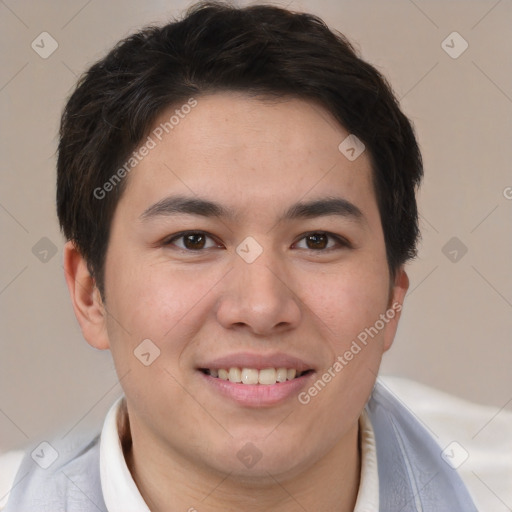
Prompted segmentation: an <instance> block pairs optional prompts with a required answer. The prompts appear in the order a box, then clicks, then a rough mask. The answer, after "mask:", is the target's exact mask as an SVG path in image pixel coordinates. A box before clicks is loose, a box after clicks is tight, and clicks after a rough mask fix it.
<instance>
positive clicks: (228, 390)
mask: <svg viewBox="0 0 512 512" xmlns="http://www.w3.org/2000/svg"><path fill="white" fill-rule="evenodd" d="M199 373H200V374H201V376H202V377H203V378H204V379H205V382H206V383H207V384H208V385H209V386H212V388H213V389H214V390H215V391H216V392H218V393H220V394H221V395H223V396H226V397H228V398H231V399H232V400H234V401H235V402H237V403H239V404H240V405H244V406H247V407H269V406H272V405H276V404H279V403H280V402H284V401H285V400H287V399H289V398H290V397H296V396H297V395H298V394H299V392H300V390H301V389H302V388H303V387H304V386H306V384H307V382H308V381H309V380H310V379H311V378H312V376H313V375H314V372H311V373H307V374H305V375H302V376H301V377H297V378H295V379H293V380H287V381H286V382H277V383H276V384H268V385H267V384H241V383H235V382H230V381H229V380H223V379H219V378H217V377H212V376H211V375H206V374H205V373H203V372H201V371H199Z"/></svg>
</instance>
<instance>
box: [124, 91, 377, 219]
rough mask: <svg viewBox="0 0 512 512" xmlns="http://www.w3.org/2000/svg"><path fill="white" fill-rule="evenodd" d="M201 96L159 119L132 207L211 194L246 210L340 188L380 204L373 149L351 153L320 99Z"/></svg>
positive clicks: (136, 179) (132, 187)
mask: <svg viewBox="0 0 512 512" xmlns="http://www.w3.org/2000/svg"><path fill="white" fill-rule="evenodd" d="M194 102H196V103H195V106H193V107H186V108H185V105H191V104H194V103H191V102H190V101H189V102H184V104H183V105H174V106H173V107H172V108H169V109H167V110H166V111H165V112H163V113H162V115H160V116H159V118H158V119H157V120H156V122H155V124H154V126H153V128H152V130H151V132H150V134H149V139H147V141H146V142H150V144H148V146H152V148H151V149H150V150H149V151H148V152H147V154H146V156H144V157H143V158H141V159H140V162H139V163H138V164H137V166H136V167H135V168H134V169H133V171H132V172H131V173H130V175H129V178H128V183H127V188H126V191H125V193H124V195H123V198H122V200H121V202H123V201H125V202H126V201H127V199H125V198H129V204H130V208H132V209H134V210H138V211H139V213H140V212H142V211H143V210H144V209H147V207H148V204H149V203H155V202H157V201H159V200H161V199H163V198H164V197H165V196H166V195H167V194H170V193H179V194H188V195H200V196H202V197H205V196H206V197H208V196H211V197H212V198H215V199H216V200H220V201H222V202H223V203H224V204H226V206H228V207H231V210H232V211H239V213H240V214H243V212H249V211H251V210H254V209H256V208H258V207H259V208H262V209H265V208H268V207H269V204H273V205H275V206H276V207H277V206H281V207H282V206H284V205H283V203H289V204H292V203H295V202H297V201H299V200H303V199H313V198H315V197H320V196H325V195H331V196H332V195H333V194H337V195H340V194H341V195H342V196H343V197H345V198H346V199H347V200H350V201H352V202H355V201H358V202H360V203H368V202H369V203H372V202H373V203H375V200H374V193H373V186H372V179H371V172H372V171H371V164H370V158H369V156H368V155H367V152H366V151H365V152H363V153H362V154H361V155H360V156H359V157H358V158H356V159H355V160H353V161H352V160H350V159H349V158H347V156H346V154H345V153H343V152H342V151H341V150H340V144H342V143H343V141H345V140H346V139H347V137H348V136H349V135H350V134H349V133H348V132H347V130H346V129H345V128H344V127H342V126H341V125H340V124H339V123H338V122H337V121H336V120H335V119H334V117H333V116H332V115H331V114H330V113H329V112H328V111H327V110H325V109H324V108H323V107H321V106H320V105H318V104H316V103H314V102H309V101H305V100H302V99H295V98H287V99H280V100H272V101H270V100H267V99H261V98H254V97H248V96H247V95H244V94H241V93H231V92H230V93H227V92H226V93H216V94H211V95H207V96H199V97H197V98H195V99H194ZM342 149H343V146H342ZM369 206H371V205H367V207H369ZM373 206H375V205H373Z"/></svg>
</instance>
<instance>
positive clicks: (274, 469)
mask: <svg viewBox="0 0 512 512" xmlns="http://www.w3.org/2000/svg"><path fill="white" fill-rule="evenodd" d="M174 110H175V108H173V109H171V110H170V111H168V112H166V113H165V114H164V115H163V116H162V117H161V119H159V120H158V121H157V123H156V125H155V127H157V126H159V125H160V123H161V122H165V121H166V120H168V119H169V118H170V116H171V115H172V114H173V112H174ZM153 133H156V132H153ZM348 135H349V134H348V132H347V131H346V130H344V129H343V128H342V127H341V126H339V124H338V123H336V122H335V121H334V119H333V118H332V117H331V116H330V115H329V114H328V113H327V112H326V111H325V110H323V109H322V108H321V107H320V106H318V105H315V104H313V103H309V102H305V101H302V100H298V99H289V100H286V101H280V102H274V103H271V102H268V101H263V100H261V99H254V98H249V97H247V96H244V95H241V94H233V93H230V94H227V93H222V94H221V93H217V94H213V95H210V96H203V97H198V98H197V105H196V106H195V107H194V108H193V109H191V110H190V112H189V113H188V114H187V115H186V116H183V118H180V121H179V124H176V125H175V126H174V127H173V129H172V131H170V133H168V134H165V136H164V137H162V140H161V141H159V140H158V138H157V137H155V136H154V135H152V138H153V139H154V141H155V142H156V144H155V147H154V148H152V149H151V150H150V151H149V152H148V154H147V155H146V156H145V157H144V158H143V159H142V161H141V162H140V163H139V164H138V165H137V166H136V167H135V168H134V169H133V170H132V171H131V172H130V175H129V177H128V181H127V187H126V190H125V192H124V194H123V196H122V198H121V200H120V202H119V204H118V206H117V209H116V212H115V215H114V218H113V221H112V229H111V238H110V242H109V247H108V251H107V257H106V266H105V294H106V295H105V296H106V309H107V310H108V314H106V315H105V328H106V329H105V332H106V335H105V340H106V341H105V346H107V345H108V347H109V348H110V349H111V351H112V353H113V357H114V361H115V364H116V368H117V371H118V374H119V376H120V378H122V381H121V384H122V386H123V388H124V391H125V394H126V397H127V404H128V411H129V416H130V422H131V427H132V432H133V434H134V436H138V438H139V439H141V443H146V445H147V446H155V445H156V446H159V448H160V450H159V451H160V452H161V453H165V454H166V455H169V456H171V457H173V458H174V460H181V461H182V462H183V463H184V464H188V465H189V467H192V466H196V467H200V468H203V469H204V468H207V469H211V470H214V471H220V472H223V473H232V474H234V475H237V474H239V475H242V476H243V475H247V474H251V475H264V474H266V473H267V472H271V473H272V474H274V475H278V474H279V475H287V474H290V475H291V474H293V473H294V472H298V471H302V470H305V469H306V468H308V467H312V466H313V465H314V464H316V463H320V461H321V460H322V458H323V457H325V456H326V454H328V453H331V452H332V451H333V450H336V449H338V448H340V447H342V446H343V444H344V443H346V442H347V439H349V438H350V439H352V440H353V439H354V436H353V434H354V432H355V431H356V430H357V420H358V417H359V415H360V413H361V410H362V409H363V407H364V405H365V402H366V400H367V399H368V397H369V394H370V392H371V389H372V387H373V384H374V381H375V377H376V374H377V372H378V368H379V364H380V361H381V356H382V354H383V352H384V351H385V350H386V349H387V348H389V346H390V344H391V342H392V339H393V337H394V334H395V330H396V326H397V321H398V317H399V314H398V310H399V309H400V307H399V306H396V304H395V306H394V307H393V304H394V303H395V301H398V302H401V301H402V298H403V294H404V292H405V289H406V284H404V283H405V280H406V276H405V274H404V273H403V271H401V272H399V273H398V277H397V279H396V280H395V281H394V282H390V277H389V269H388V266H387V262H386V251H385V244H384V237H383V231H382V226H381V220H380V216H379V212H378V207H377V202H376V198H375V194H374V190H373V186H372V181H371V167H370V159H369V156H368V155H367V153H366V152H363V153H362V154H361V155H360V156H359V157H358V158H356V159H355V160H353V161H351V160H349V159H348V158H347V157H346V156H345V155H344V154H343V153H342V152H341V151H340V150H339V149H338V146H339V144H340V143H341V142H342V141H343V140H344V139H345V138H346V137H347V136H348ZM151 145H152V144H151ZM365 329H366V331H365ZM365 332H366V340H365V341H366V342H365V343H364V342H363V341H362V340H363V339H365V335H364V334H363V333H365ZM369 333H371V335H370V334H369ZM143 340H150V341H145V342H144V344H143V345H140V344H141V342H143ZM89 341H91V340H89ZM94 343H96V346H98V345H101V342H95V341H94V340H93V344H94ZM354 343H355V344H354ZM356 347H358V348H356ZM136 355H138V357H137V356H136ZM336 362H338V364H336ZM259 370H264V371H259ZM226 372H227V373H229V378H228V380H225V378H226ZM294 372H296V373H295V378H293V377H294ZM240 379H241V380H242V381H243V382H236V381H239V380H240ZM288 379H290V380H288ZM232 381H235V382H232ZM260 381H261V382H260ZM315 383H316V385H315ZM247 443H252V444H247ZM244 455H245V456H247V455H248V456H249V457H250V456H253V457H256V458H258V457H261V458H260V459H259V461H258V463H257V464H255V465H254V466H253V467H249V466H250V465H251V463H250V462H244V461H248V460H249V459H244Z"/></svg>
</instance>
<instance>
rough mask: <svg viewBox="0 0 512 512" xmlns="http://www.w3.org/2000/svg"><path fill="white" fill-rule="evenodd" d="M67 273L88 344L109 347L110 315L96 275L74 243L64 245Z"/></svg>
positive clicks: (96, 346)
mask: <svg viewBox="0 0 512 512" xmlns="http://www.w3.org/2000/svg"><path fill="white" fill-rule="evenodd" d="M64 272H65V276H66V283H67V285H68V289H69V294H70V295H71V303H72V304H73V309H74V311H75V316H76V318H77V320H78V323H79V324H80V328H81V329H82V334H83V336H84V338H85V339H86V340H87V342H88V343H89V345H91V346H92V347H94V348H97V349H99V350H105V349H107V348H109V339H108V333H107V322H106V320H107V315H106V310H105V307H104V305H103V301H102V299H101V295H100V292H99V290H98V288H97V286H96V282H95V280H94V278H93V277H92V276H91V274H90V273H89V270H88V268H87V263H86V261H85V260H84V258H83V257H82V255H81V254H80V252H79V251H78V250H77V248H76V247H75V245H74V243H73V242H67V243H66V244H65V245H64Z"/></svg>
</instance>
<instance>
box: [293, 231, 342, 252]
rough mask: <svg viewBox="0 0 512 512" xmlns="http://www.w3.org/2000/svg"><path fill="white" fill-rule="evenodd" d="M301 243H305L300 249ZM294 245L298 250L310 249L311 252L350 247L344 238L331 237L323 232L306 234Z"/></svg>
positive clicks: (330, 234)
mask: <svg viewBox="0 0 512 512" xmlns="http://www.w3.org/2000/svg"><path fill="white" fill-rule="evenodd" d="M302 241H305V244H302V247H300V243H301V242H302ZM330 242H331V243H330ZM294 245H295V246H296V247H297V248H298V249H310V250H313V251H322V250H329V249H335V248H336V247H337V246H338V247H350V244H349V242H348V241H347V240H345V239H344V238H342V237H340V236H337V235H333V234H332V233H326V232H324V231H317V232H314V233H307V234H306V235H304V236H303V237H302V238H301V239H300V240H299V242H298V243H295V244H294ZM304 245H305V246H304Z"/></svg>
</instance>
